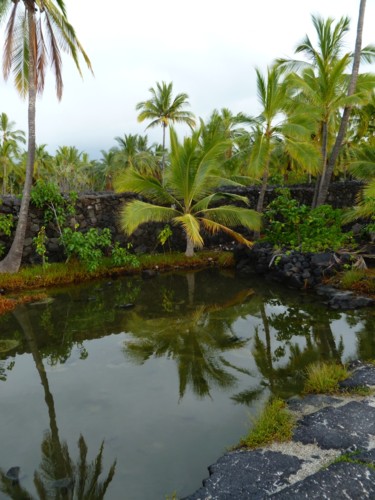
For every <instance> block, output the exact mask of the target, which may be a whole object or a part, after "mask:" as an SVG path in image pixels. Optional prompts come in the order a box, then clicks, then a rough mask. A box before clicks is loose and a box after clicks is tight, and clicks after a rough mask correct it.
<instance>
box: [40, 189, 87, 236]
mask: <svg viewBox="0 0 375 500" xmlns="http://www.w3.org/2000/svg"><path fill="white" fill-rule="evenodd" d="M77 197H78V196H77V193H75V192H71V193H69V197H68V198H66V197H64V196H63V195H62V194H61V193H60V189H59V187H58V186H57V185H56V184H54V183H53V182H46V181H44V180H42V179H39V180H38V181H37V182H36V184H35V186H33V188H32V190H31V201H32V203H33V204H34V205H35V206H36V207H37V208H42V209H43V211H44V222H46V223H48V222H50V221H54V222H55V223H56V224H57V226H58V228H59V231H60V234H62V229H61V227H62V226H64V225H65V223H66V218H67V216H68V215H74V213H75V203H76V201H77Z"/></svg>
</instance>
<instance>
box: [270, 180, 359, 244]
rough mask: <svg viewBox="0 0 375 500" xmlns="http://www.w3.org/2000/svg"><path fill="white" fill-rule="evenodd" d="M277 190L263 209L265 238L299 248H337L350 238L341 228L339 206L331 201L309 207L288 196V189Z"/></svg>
mask: <svg viewBox="0 0 375 500" xmlns="http://www.w3.org/2000/svg"><path fill="white" fill-rule="evenodd" d="M279 193H280V194H279V196H278V197H277V198H276V199H275V200H273V201H272V202H271V203H270V204H269V205H268V207H267V209H266V210H265V213H264V222H265V231H264V234H265V239H266V240H267V241H269V242H270V243H272V244H273V245H275V246H278V247H287V248H290V249H293V250H300V251H302V252H321V251H324V250H333V251H336V250H338V249H339V248H341V247H343V246H344V245H346V244H348V243H349V242H350V241H351V239H352V234H351V233H343V232H342V229H341V217H342V212H341V210H338V209H334V208H332V207H331V206H330V205H322V206H320V207H317V208H314V209H311V208H309V207H307V206H306V205H303V204H299V203H298V201H297V200H295V199H293V198H291V196H290V192H289V190H287V189H282V190H279Z"/></svg>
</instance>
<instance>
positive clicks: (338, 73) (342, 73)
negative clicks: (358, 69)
mask: <svg viewBox="0 0 375 500" xmlns="http://www.w3.org/2000/svg"><path fill="white" fill-rule="evenodd" d="M312 21H313V25H314V28H315V31H316V34H317V39H318V43H317V47H315V46H314V45H313V43H312V42H311V40H310V38H309V37H308V36H306V37H305V38H304V39H303V40H302V42H301V43H300V44H299V45H298V46H297V48H296V53H301V54H304V55H305V56H306V57H307V59H308V61H298V60H290V59H287V60H285V59H279V60H278V61H277V63H278V65H279V67H281V68H282V69H283V70H291V71H295V70H297V71H302V74H301V76H298V74H292V75H290V77H289V78H288V83H289V85H291V86H292V87H294V88H295V89H296V90H297V91H296V94H295V95H294V99H296V100H297V101H300V102H304V103H305V105H308V106H314V107H315V109H316V112H317V113H318V114H317V123H316V130H315V134H314V135H315V137H316V142H317V143H318V144H319V145H320V151H321V177H320V178H319V177H318V179H317V183H316V191H315V196H314V202H313V205H314V206H316V205H318V204H321V203H323V197H322V189H323V185H324V186H325V187H324V190H325V189H326V188H327V190H328V185H329V180H328V177H329V179H330V177H331V174H332V172H331V173H330V174H329V173H328V171H329V168H328V165H327V164H328V158H329V157H330V150H331V148H332V145H333V141H334V136H335V133H336V131H337V127H338V123H339V111H340V109H342V108H344V107H346V106H348V105H352V104H360V103H363V99H364V97H365V96H366V95H367V96H368V91H369V90H371V89H373V86H374V81H373V78H366V77H364V78H363V79H362V81H361V85H360V86H358V89H357V92H356V94H355V95H353V94H354V91H355V89H356V85H354V87H353V89H352V90H353V91H352V92H351V93H350V94H349V93H348V92H347V89H348V75H347V74H346V70H347V68H348V65H349V64H350V62H351V61H352V60H353V54H351V53H350V52H346V53H344V54H343V48H344V38H345V35H346V34H347V33H348V31H349V25H350V20H349V18H348V17H342V18H341V19H340V20H339V21H338V22H337V23H336V24H335V23H334V19H332V18H328V19H326V20H324V19H323V18H321V17H320V16H312ZM373 52H374V49H373V48H372V47H366V48H364V49H363V50H362V52H361V51H360V54H359V57H363V58H364V59H365V60H367V61H371V60H372V57H373ZM360 90H361V92H359V91H360ZM366 90H367V91H366ZM342 139H343V136H342ZM342 139H341V142H342ZM340 144H341V143H340ZM336 159H337V157H336ZM335 161H336V160H335ZM327 175H328V176H327ZM327 181H328V184H327ZM318 198H319V201H318Z"/></svg>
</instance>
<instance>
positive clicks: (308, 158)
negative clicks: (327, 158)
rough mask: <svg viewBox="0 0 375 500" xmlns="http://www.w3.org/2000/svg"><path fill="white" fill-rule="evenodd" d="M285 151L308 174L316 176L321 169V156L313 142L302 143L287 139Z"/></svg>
mask: <svg viewBox="0 0 375 500" xmlns="http://www.w3.org/2000/svg"><path fill="white" fill-rule="evenodd" d="M285 149H286V151H287V153H288V154H289V155H290V157H291V158H292V159H293V160H295V161H297V162H298V163H299V164H300V165H301V166H302V167H303V168H305V169H306V171H307V172H310V173H312V174H316V173H317V172H319V169H320V168H321V155H320V152H319V151H318V150H317V148H316V146H315V145H314V144H313V143H311V142H300V141H296V140H294V139H291V138H289V137H288V138H285Z"/></svg>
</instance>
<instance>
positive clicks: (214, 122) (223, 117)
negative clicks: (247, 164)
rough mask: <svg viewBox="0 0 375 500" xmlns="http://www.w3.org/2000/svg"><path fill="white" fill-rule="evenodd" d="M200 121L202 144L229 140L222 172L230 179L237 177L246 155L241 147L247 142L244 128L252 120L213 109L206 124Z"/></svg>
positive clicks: (245, 116) (247, 137)
mask: <svg viewBox="0 0 375 500" xmlns="http://www.w3.org/2000/svg"><path fill="white" fill-rule="evenodd" d="M200 121H201V127H202V142H203V144H205V145H206V144H208V143H209V142H210V141H212V140H214V141H215V140H217V138H218V137H221V138H222V139H223V140H229V146H228V149H227V151H225V153H224V161H223V170H224V172H225V174H226V175H228V176H230V177H233V176H234V175H237V174H238V172H239V171H240V169H241V166H242V165H243V160H244V154H247V155H248V151H246V149H245V148H244V147H243V145H244V144H246V143H247V144H248V142H249V140H248V139H249V131H248V130H246V129H245V126H246V125H250V124H253V123H254V119H253V118H252V117H250V116H248V115H245V114H244V113H237V114H236V115H234V114H233V113H232V112H231V111H230V110H229V109H228V108H222V109H221V110H220V111H218V110H217V109H214V110H213V112H212V113H211V115H210V117H209V119H208V120H207V122H204V121H203V120H202V119H201V120H200ZM242 181H245V179H242Z"/></svg>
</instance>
